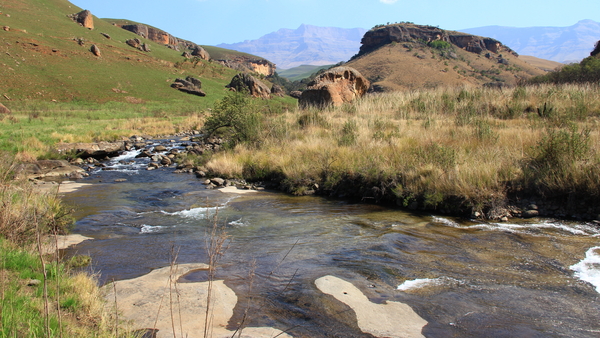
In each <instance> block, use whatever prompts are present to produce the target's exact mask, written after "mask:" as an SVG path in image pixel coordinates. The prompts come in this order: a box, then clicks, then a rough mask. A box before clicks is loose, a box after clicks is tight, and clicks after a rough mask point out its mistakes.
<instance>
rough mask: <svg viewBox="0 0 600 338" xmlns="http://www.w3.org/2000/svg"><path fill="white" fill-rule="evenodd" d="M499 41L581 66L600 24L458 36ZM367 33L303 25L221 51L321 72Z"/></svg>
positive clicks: (473, 30) (523, 51)
mask: <svg viewBox="0 0 600 338" xmlns="http://www.w3.org/2000/svg"><path fill="white" fill-rule="evenodd" d="M460 31H461V32H465V33H469V34H474V35H479V36H484V37H490V38H494V39H496V40H499V41H501V42H502V43H503V44H504V45H506V46H509V47H510V48H512V49H513V50H514V51H516V52H517V53H519V54H521V55H531V56H535V57H537V58H541V59H546V60H552V61H556V62H561V63H569V62H577V61H580V60H582V59H583V58H585V57H587V56H589V55H590V51H591V50H592V49H593V47H594V45H595V43H596V42H597V41H598V40H600V23H598V22H595V21H593V20H582V21H579V22H578V23H576V24H575V25H573V26H569V27H526V28H516V27H504V26H485V27H477V28H469V29H463V30H460ZM365 32H367V30H366V29H363V28H353V29H344V28H335V27H318V26H311V25H301V26H300V27H298V29H295V30H294V29H285V28H284V29H280V30H278V31H276V32H273V33H270V34H267V35H264V36H262V37H261V38H259V39H256V40H246V41H244V42H239V43H233V44H224V43H223V44H220V45H218V47H222V48H227V49H233V50H237V51H240V52H245V53H249V54H253V55H258V56H261V57H263V58H265V59H267V60H269V61H271V62H274V63H275V64H276V65H277V68H278V69H279V70H282V69H290V68H294V67H298V66H301V65H313V66H323V65H331V64H335V63H338V62H340V61H348V60H349V59H350V58H351V57H352V56H354V55H355V54H356V53H357V52H358V50H359V49H360V46H361V44H360V41H361V39H362V37H363V35H364V34H365Z"/></svg>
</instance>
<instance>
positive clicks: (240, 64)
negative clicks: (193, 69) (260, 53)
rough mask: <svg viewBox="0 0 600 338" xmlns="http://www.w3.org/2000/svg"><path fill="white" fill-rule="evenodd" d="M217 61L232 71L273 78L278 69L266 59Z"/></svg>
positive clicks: (237, 58) (243, 58)
mask: <svg viewBox="0 0 600 338" xmlns="http://www.w3.org/2000/svg"><path fill="white" fill-rule="evenodd" d="M217 61H219V62H220V63H221V64H222V65H223V66H225V67H229V68H231V69H235V70H239V71H241V72H250V73H256V74H260V75H264V76H271V75H273V74H275V69H276V68H277V67H276V66H275V64H274V63H272V62H270V61H268V60H264V59H250V58H245V57H236V58H233V59H227V60H226V59H220V60H217Z"/></svg>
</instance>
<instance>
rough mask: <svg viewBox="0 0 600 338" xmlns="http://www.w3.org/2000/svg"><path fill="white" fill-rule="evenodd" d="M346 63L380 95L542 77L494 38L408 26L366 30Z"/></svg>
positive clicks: (501, 83)
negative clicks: (380, 93) (355, 53)
mask: <svg viewBox="0 0 600 338" xmlns="http://www.w3.org/2000/svg"><path fill="white" fill-rule="evenodd" d="M346 65H347V66H350V67H353V68H356V69H357V70H358V71H360V72H361V73H362V74H363V75H364V76H366V77H367V78H368V79H369V80H370V81H371V82H372V84H373V85H374V88H375V89H376V90H381V91H394V90H406V89H417V88H435V87H439V86H462V85H474V86H480V85H493V86H498V85H515V84H517V82H518V81H520V79H525V78H529V77H531V76H535V75H540V74H543V73H544V72H543V71H542V70H541V69H539V68H536V67H534V66H532V65H530V64H528V63H526V62H524V61H522V60H520V59H519V57H518V56H517V54H516V53H515V52H514V51H512V50H511V49H510V48H508V47H506V46H505V45H503V44H502V43H500V42H499V41H497V40H494V39H489V38H483V37H479V36H474V35H469V34H464V33H460V32H453V31H446V30H442V29H439V28H437V27H432V26H420V25H414V24H408V23H406V24H394V25H388V26H380V27H378V28H376V29H373V30H371V31H369V32H367V33H366V34H365V36H364V37H363V39H362V47H361V49H360V52H359V54H358V55H357V56H355V57H354V58H353V59H352V60H351V61H349V62H348V63H347V64H346Z"/></svg>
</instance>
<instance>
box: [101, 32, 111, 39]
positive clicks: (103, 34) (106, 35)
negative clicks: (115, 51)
mask: <svg viewBox="0 0 600 338" xmlns="http://www.w3.org/2000/svg"><path fill="white" fill-rule="evenodd" d="M100 34H101V35H102V36H103V37H105V38H107V39H109V40H110V35H108V34H106V33H100Z"/></svg>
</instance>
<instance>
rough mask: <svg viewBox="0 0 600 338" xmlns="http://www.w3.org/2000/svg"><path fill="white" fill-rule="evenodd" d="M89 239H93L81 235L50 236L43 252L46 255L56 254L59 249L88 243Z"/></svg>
mask: <svg viewBox="0 0 600 338" xmlns="http://www.w3.org/2000/svg"><path fill="white" fill-rule="evenodd" d="M88 239H93V238H91V237H85V236H82V235H79V234H71V235H57V236H50V237H49V238H48V239H47V240H46V242H45V243H44V245H43V247H42V250H43V251H44V253H47V254H51V253H54V252H56V250H57V249H58V250H62V249H66V248H68V247H70V246H73V245H77V244H79V243H81V242H83V241H87V240H88Z"/></svg>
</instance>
